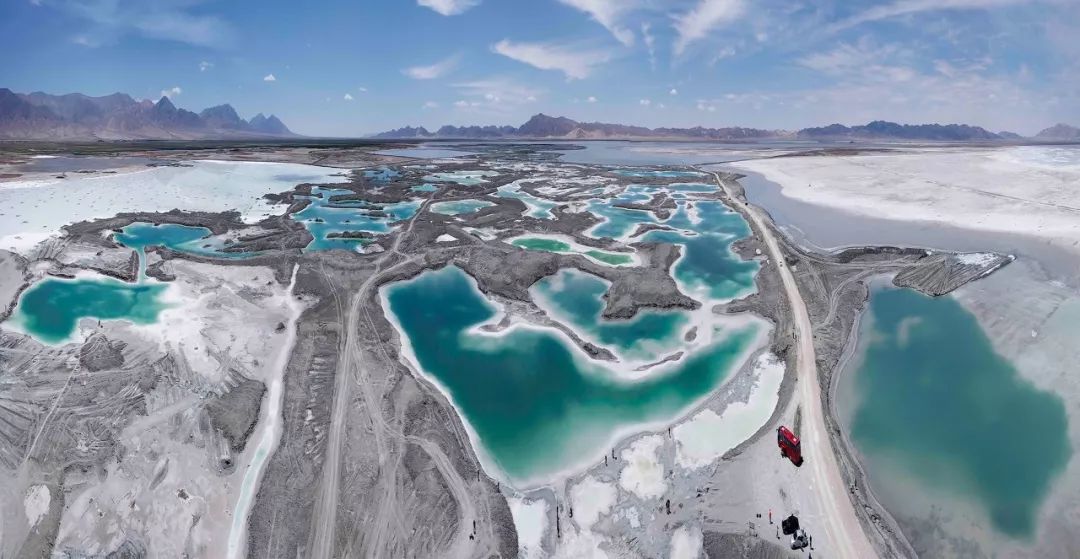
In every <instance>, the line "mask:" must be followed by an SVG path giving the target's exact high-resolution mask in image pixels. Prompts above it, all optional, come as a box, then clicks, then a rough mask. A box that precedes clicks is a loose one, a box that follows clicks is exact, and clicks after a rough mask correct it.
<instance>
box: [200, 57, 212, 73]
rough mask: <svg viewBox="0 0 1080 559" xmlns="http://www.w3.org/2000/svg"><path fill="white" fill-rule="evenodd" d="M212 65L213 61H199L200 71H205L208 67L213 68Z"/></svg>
mask: <svg viewBox="0 0 1080 559" xmlns="http://www.w3.org/2000/svg"><path fill="white" fill-rule="evenodd" d="M213 67H214V63H213V62H207V61H206V60H203V61H202V62H200V63H199V71H200V72H205V71H207V70H209V69H210V68H213Z"/></svg>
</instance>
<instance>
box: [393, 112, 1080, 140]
mask: <svg viewBox="0 0 1080 559" xmlns="http://www.w3.org/2000/svg"><path fill="white" fill-rule="evenodd" d="M1048 131H1053V132H1049V133H1048ZM1047 133H1048V134H1057V135H1044V134H1047ZM1069 134H1073V135H1069ZM374 137H375V138H387V139H470V140H471V139H477V140H479V139H499V138H505V139H515V138H516V139H571V140H585V139H597V140H600V139H658V140H659V139H676V140H717V141H741V140H757V139H805V140H924V141H950V142H969V141H993V140H1017V139H1021V138H1023V137H1022V136H1020V135H1019V134H1015V133H1013V132H996V133H995V132H990V131H989V130H986V129H985V128H980V127H978V126H969V125H966V124H897V123H895V122H887V121H883V120H876V121H874V122H871V123H869V124H866V125H862V126H844V125H842V124H830V125H829V126H823V127H819V128H804V129H802V130H798V131H789V130H763V129H758V128H742V127H730V128H704V127H701V126H696V127H694V128H646V127H643V126H630V125H626V124H608V123H603V122H578V121H576V120H572V119H569V118H566V117H561V116H560V117H553V116H548V115H545V114H543V113H540V114H538V115H535V116H533V117H532V118H530V119H529V121H528V122H526V123H525V124H522V125H521V126H518V127H516V128H515V127H513V126H443V127H442V128H439V129H438V130H436V131H435V132H431V131H429V130H427V129H426V128H424V127H422V126H421V127H413V126H406V127H404V128H398V129H397V130H390V131H389V132H383V133H381V134H376V135H375V136H374ZM1036 138H1038V139H1080V131H1078V130H1077V129H1076V128H1073V127H1070V126H1065V125H1058V126H1055V127H1054V128H1048V129H1047V130H1044V131H1043V132H1040V133H1039V135H1038V136H1036Z"/></svg>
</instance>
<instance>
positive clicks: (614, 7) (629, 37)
mask: <svg viewBox="0 0 1080 559" xmlns="http://www.w3.org/2000/svg"><path fill="white" fill-rule="evenodd" d="M559 2H562V3H563V4H566V5H567V6H571V7H573V8H577V9H578V10H581V11H583V12H585V13H587V14H589V16H590V17H592V19H593V20H595V21H596V22H597V23H599V24H600V25H603V26H604V27H605V28H606V29H607V30H608V31H610V32H611V34H612V36H614V37H615V39H616V40H618V41H619V42H620V43H622V44H624V45H626V46H628V47H629V46H631V45H633V44H634V32H633V31H631V30H629V29H627V28H626V27H623V26H622V25H620V24H619V19H620V17H621V16H622V15H623V14H625V13H626V12H628V11H630V10H632V9H634V8H637V7H638V2H637V0H559Z"/></svg>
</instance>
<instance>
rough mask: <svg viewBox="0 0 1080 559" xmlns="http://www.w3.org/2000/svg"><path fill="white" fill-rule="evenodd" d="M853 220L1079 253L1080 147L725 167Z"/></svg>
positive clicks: (781, 160)
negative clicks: (988, 235)
mask: <svg viewBox="0 0 1080 559" xmlns="http://www.w3.org/2000/svg"><path fill="white" fill-rule="evenodd" d="M730 165H731V166H733V167H736V168H738V169H741V170H746V171H752V172H756V173H760V174H762V175H763V176H764V177H765V178H766V179H768V180H770V181H773V182H776V183H778V184H779V185H780V186H781V187H782V188H783V194H784V195H785V196H788V197H791V198H795V199H798V200H801V201H804V202H809V203H813V204H820V205H824V206H829V207H833V208H838V209H842V210H847V211H851V212H854V213H857V214H860V215H864V216H869V217H875V218H882V219H890V220H899V221H907V222H935V223H940V224H947V225H952V226H956V227H962V228H967V229H973V230H980V231H992V232H1003V233H1019V234H1023V235H1034V236H1039V237H1045V238H1048V239H1049V240H1050V241H1051V242H1052V243H1053V244H1056V245H1059V246H1061V247H1065V248H1069V249H1070V250H1074V251H1078V252H1080V148H1077V147H1042V146H1024V147H1010V148H933V149H930V148H925V149H905V150H903V151H898V152H892V153H885V154H879V153H874V154H861V155H851V156H847V155H845V156H837V155H820V156H816V155H815V156H802V157H778V158H771V159H759V160H753V161H742V162H738V163H731V164H730Z"/></svg>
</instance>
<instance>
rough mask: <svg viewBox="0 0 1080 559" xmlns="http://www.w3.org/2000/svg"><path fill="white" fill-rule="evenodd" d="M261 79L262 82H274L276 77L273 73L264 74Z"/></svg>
mask: <svg viewBox="0 0 1080 559" xmlns="http://www.w3.org/2000/svg"><path fill="white" fill-rule="evenodd" d="M263 81H264V82H276V81H277V78H275V77H274V74H266V75H265V76H263Z"/></svg>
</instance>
